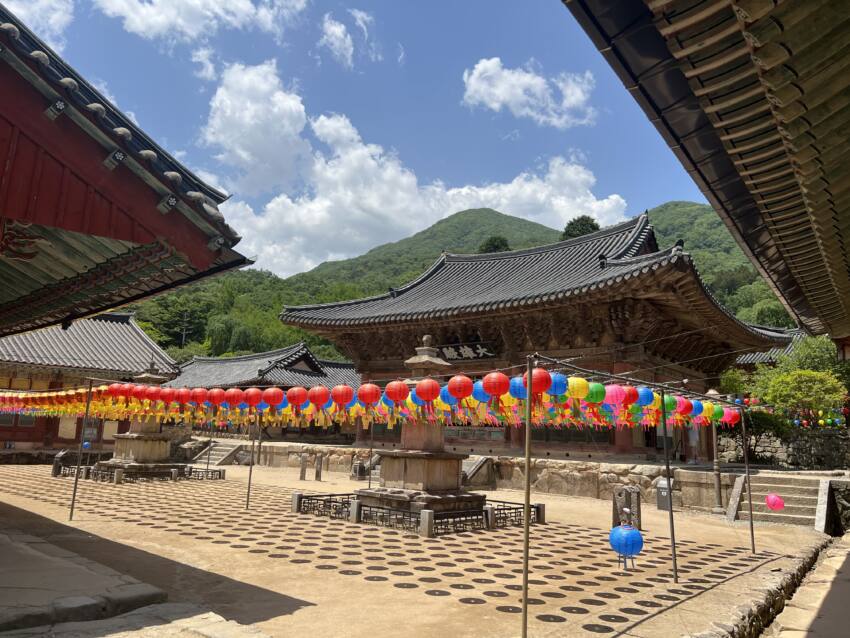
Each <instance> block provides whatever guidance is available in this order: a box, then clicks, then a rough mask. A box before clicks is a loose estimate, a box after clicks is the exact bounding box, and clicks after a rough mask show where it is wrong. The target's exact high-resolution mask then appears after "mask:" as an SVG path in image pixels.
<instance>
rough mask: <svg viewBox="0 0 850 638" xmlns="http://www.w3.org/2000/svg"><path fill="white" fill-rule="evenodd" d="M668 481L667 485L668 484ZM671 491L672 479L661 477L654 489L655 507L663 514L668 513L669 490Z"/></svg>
mask: <svg viewBox="0 0 850 638" xmlns="http://www.w3.org/2000/svg"><path fill="white" fill-rule="evenodd" d="M668 481H669V484H668ZM672 489H673V479H667V478H665V477H663V476H662V477H661V479H660V480H659V481H658V486H657V487H656V488H655V498H656V502H655V504H656V506H657V507H658V509H660V510H663V511H665V512H669V511H670V490H672Z"/></svg>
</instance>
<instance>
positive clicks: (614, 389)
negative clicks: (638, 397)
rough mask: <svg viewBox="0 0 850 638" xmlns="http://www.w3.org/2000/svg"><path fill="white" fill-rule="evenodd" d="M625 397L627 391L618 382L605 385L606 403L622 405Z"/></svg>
mask: <svg viewBox="0 0 850 638" xmlns="http://www.w3.org/2000/svg"><path fill="white" fill-rule="evenodd" d="M625 398H626V391H625V390H623V386H621V385H617V384H616V383H612V384H611V385H607V386H605V403H608V404H609V405H622V404H623V399H625Z"/></svg>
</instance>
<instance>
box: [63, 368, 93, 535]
mask: <svg viewBox="0 0 850 638" xmlns="http://www.w3.org/2000/svg"><path fill="white" fill-rule="evenodd" d="M91 387H92V381H91V379H89V391H88V394H87V395H86V413H85V416H83V423H82V427H81V428H80V447H79V449H78V450H77V471H76V472H74V491H73V492H71V511H70V512H69V513H68V520H69V521H73V520H74V505H75V504H76V502H77V484H78V483H79V482H80V464H81V463H82V462H83V439H85V437H86V428H87V427H88V424H89V408H91Z"/></svg>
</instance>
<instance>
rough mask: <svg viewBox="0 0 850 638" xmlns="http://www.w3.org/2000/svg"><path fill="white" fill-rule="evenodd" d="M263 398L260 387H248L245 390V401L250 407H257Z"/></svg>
mask: <svg viewBox="0 0 850 638" xmlns="http://www.w3.org/2000/svg"><path fill="white" fill-rule="evenodd" d="M262 400H263V391H262V390H260V388H248V389H247V390H245V403H247V404H248V405H250V406H251V407H252V408H255V407H257V406H258V405H259V404H260V401H262Z"/></svg>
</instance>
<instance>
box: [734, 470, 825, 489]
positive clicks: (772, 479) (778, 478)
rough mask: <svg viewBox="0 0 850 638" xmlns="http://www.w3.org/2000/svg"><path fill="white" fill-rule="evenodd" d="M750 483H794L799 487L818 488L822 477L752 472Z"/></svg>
mask: <svg viewBox="0 0 850 638" xmlns="http://www.w3.org/2000/svg"><path fill="white" fill-rule="evenodd" d="M750 483H752V484H753V485H789V486H790V485H793V486H797V487H814V488H815V489H817V487H818V485H819V484H820V478H813V477H812V478H810V477H806V476H794V475H791V476H789V475H782V474H751V475H750Z"/></svg>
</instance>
